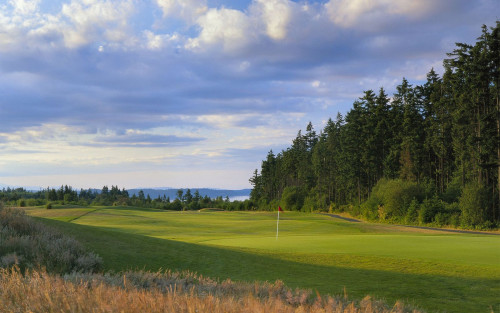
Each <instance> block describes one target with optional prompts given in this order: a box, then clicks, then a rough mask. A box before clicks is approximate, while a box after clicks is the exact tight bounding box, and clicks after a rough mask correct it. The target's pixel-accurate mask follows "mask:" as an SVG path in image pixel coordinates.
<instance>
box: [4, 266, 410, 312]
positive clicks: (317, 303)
mask: <svg viewBox="0 0 500 313" xmlns="http://www.w3.org/2000/svg"><path fill="white" fill-rule="evenodd" d="M97 276H98V275H97V274H94V275H90V276H89V277H87V278H86V279H84V278H85V277H83V276H80V278H82V279H80V281H79V282H74V281H71V280H68V279H67V278H66V279H65V278H63V277H61V276H58V275H51V274H48V273H47V272H45V271H28V272H26V273H25V274H24V275H23V274H22V273H21V272H20V271H19V270H18V269H17V268H15V267H14V268H11V269H0V312H34V313H35V312H40V313H41V312H44V313H45V312H93V313H100V312H151V313H154V312H186V313H194V312H248V313H250V312H251V313H255V312H283V313H284V312H303V313H308V312H332V313H333V312H335V313H340V312H343V313H361V312H363V313H371V312H394V313H396V312H417V311H415V310H410V309H408V308H405V307H404V306H403V305H402V304H400V303H396V305H395V306H394V307H388V306H386V305H385V304H384V303H381V302H378V301H374V300H372V299H371V298H369V297H366V298H365V299H363V300H362V301H360V302H359V303H355V302H352V301H348V300H347V299H344V298H334V297H321V296H319V295H317V296H315V297H314V298H313V299H311V298H310V297H309V293H304V292H302V293H301V292H298V293H297V292H295V293H291V292H290V290H287V289H286V288H284V287H283V285H282V284H281V285H280V284H279V283H278V285H275V284H269V285H268V286H264V287H265V288H264V289H268V293H267V295H264V294H262V293H263V290H261V287H262V286H260V285H258V284H247V285H245V284H243V286H246V287H245V288H247V289H248V290H246V291H245V292H234V291H233V292H231V291H230V290H231V289H232V288H233V289H234V288H235V286H238V285H239V283H233V282H230V281H226V282H223V283H220V285H221V286H220V289H221V290H219V292H217V293H218V294H217V295H214V294H212V293H210V292H208V293H206V294H204V293H203V292H201V289H196V288H195V287H191V288H190V289H184V288H183V287H182V286H180V287H179V288H178V287H177V285H174V287H170V288H169V289H168V290H161V288H158V286H149V287H148V288H138V287H136V286H135V283H133V284H132V283H129V282H128V281H127V276H126V275H124V276H115V277H114V278H113V279H115V280H116V279H118V277H120V278H119V279H120V280H121V281H122V283H121V286H116V285H112V284H110V283H106V282H104V281H105V279H101V280H99V279H97ZM101 276H102V275H101ZM73 280H76V277H73ZM207 282H208V281H207ZM198 284H199V285H200V284H201V285H203V284H204V283H203V282H202V281H201V280H198ZM211 284H214V282H213V281H211ZM241 288H242V287H241ZM225 289H228V292H227V294H226V295H223V292H222V291H223V290H225ZM250 289H253V290H254V291H253V292H247V291H249V290H250ZM208 290H210V288H208V289H206V290H205V291H208ZM241 291H243V290H241ZM297 295H298V296H299V298H295V296H297ZM300 297H303V298H302V300H301V299H300Z"/></svg>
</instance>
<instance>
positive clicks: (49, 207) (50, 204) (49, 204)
mask: <svg viewBox="0 0 500 313" xmlns="http://www.w3.org/2000/svg"><path fill="white" fill-rule="evenodd" d="M45 208H46V209H47V210H50V209H52V203H50V202H47V204H46V205H45Z"/></svg>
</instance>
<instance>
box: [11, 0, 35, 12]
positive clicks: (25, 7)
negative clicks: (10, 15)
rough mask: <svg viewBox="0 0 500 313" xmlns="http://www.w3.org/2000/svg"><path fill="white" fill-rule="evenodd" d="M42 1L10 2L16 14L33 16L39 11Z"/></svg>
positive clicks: (19, 0) (24, 0)
mask: <svg viewBox="0 0 500 313" xmlns="http://www.w3.org/2000/svg"><path fill="white" fill-rule="evenodd" d="M40 1H41V0H10V1H9V2H10V4H11V5H12V6H13V7H14V14H19V15H31V14H33V13H35V12H36V11H37V10H38V5H39V4H40Z"/></svg>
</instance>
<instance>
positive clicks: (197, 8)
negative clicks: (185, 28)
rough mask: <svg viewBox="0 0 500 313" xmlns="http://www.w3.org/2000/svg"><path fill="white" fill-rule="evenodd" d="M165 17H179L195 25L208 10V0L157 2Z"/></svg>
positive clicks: (160, 0)
mask: <svg viewBox="0 0 500 313" xmlns="http://www.w3.org/2000/svg"><path fill="white" fill-rule="evenodd" d="M156 4H157V5H158V6H159V7H160V8H161V9H162V11H163V16H164V17H177V18H181V19H184V20H185V21H186V22H187V23H189V24H192V23H194V22H195V21H196V20H197V19H198V18H199V17H200V16H201V15H203V14H204V13H205V12H206V11H207V10H208V7H207V2H206V0H156Z"/></svg>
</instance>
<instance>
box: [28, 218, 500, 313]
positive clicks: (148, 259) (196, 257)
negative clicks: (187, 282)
mask: <svg viewBox="0 0 500 313" xmlns="http://www.w3.org/2000/svg"><path fill="white" fill-rule="evenodd" d="M37 219H38V218H37ZM39 220H41V221H42V222H44V223H45V224H48V225H51V226H53V227H55V228H57V229H59V230H61V231H62V232H64V233H66V234H69V235H71V236H73V237H74V238H75V239H77V240H78V241H80V242H81V243H82V244H84V245H85V246H87V247H88V248H89V249H91V250H93V251H95V252H96V253H98V254H99V255H100V256H101V257H102V258H103V259H104V267H105V270H113V271H122V270H127V269H132V270H134V269H145V270H151V271H158V270H160V269H172V270H177V271H182V270H190V271H193V272H196V273H198V274H201V275H204V276H208V277H212V278H219V279H226V278H230V279H232V280H236V281H256V280H258V281H271V282H273V281H275V280H278V279H279V280H282V281H283V282H285V284H286V285H288V286H289V287H300V288H311V289H315V290H318V291H319V292H321V293H328V294H342V293H343V290H344V287H345V288H346V290H347V292H348V294H349V297H351V298H354V299H361V298H363V297H364V296H366V295H368V294H369V295H372V296H374V297H375V298H379V299H385V300H386V301H387V302H388V303H389V304H391V303H394V302H395V301H396V300H403V301H405V302H406V303H408V304H411V305H415V306H418V307H420V308H423V309H424V310H427V311H431V312H490V311H491V310H490V308H493V309H494V310H497V309H498V308H500V301H499V298H498V295H499V294H500V278H498V277H492V278H491V279H472V278H463V277H448V276H437V275H417V274H403V273H397V272H389V271H379V270H367V269H353V268H342V267H335V266H321V265H315V264H304V263H299V262H293V261H288V260H281V259H278V258H274V257H271V256H265V255H258V254H252V253H249V252H243V251H238V250H231V249H227V248H221V247H213V246H204V245H197V244H191V243H185V242H179V241H173V240H166V239H159V238H153V237H148V236H143V235H137V234H130V233H125V232H122V231H119V230H116V229H112V228H105V227H94V226H86V225H78V224H71V223H66V222H60V221H55V220H48V219H41V218H40V219H39ZM332 257H335V256H334V255H333V256H332ZM436 266H438V265H436Z"/></svg>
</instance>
